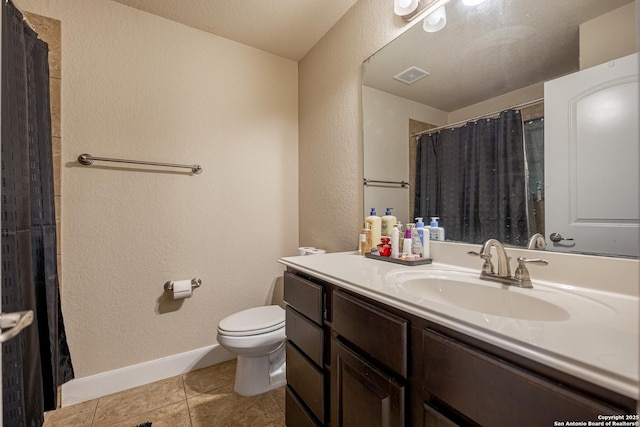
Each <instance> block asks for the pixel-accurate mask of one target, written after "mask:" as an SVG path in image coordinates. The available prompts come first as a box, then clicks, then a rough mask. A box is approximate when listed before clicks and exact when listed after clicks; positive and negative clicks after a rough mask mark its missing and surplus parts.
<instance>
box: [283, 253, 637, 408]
mask: <svg viewBox="0 0 640 427" xmlns="http://www.w3.org/2000/svg"><path fill="white" fill-rule="evenodd" d="M279 262H280V263H282V264H284V265H286V266H289V267H292V268H294V269H296V270H298V271H301V272H304V273H308V274H311V275H313V276H316V277H318V278H320V279H322V280H325V281H327V282H330V283H333V284H334V285H337V286H339V287H342V288H344V289H348V290H350V291H353V292H356V293H358V294H360V295H363V296H366V297H369V298H372V299H375V300H377V301H380V302H382V303H384V304H387V305H389V306H392V307H395V308H398V309H400V310H403V311H406V312H408V313H411V314H413V315H416V316H418V317H421V318H423V319H426V320H430V321H433V322H436V323H438V324H441V325H443V326H446V327H448V328H451V329H454V330H457V331H459V332H462V333H465V334H467V335H470V336H472V337H475V338H478V339H481V340H483V341H485V342H488V343H491V344H493V345H496V346H498V347H500V348H503V349H506V350H509V351H511V352H513V353H516V354H519V355H521V356H524V357H527V358H529V359H532V360H535V361H537V362H540V363H543V364H545V365H547V366H550V367H553V368H556V369H558V370H560V371H563V372H566V373H568V374H571V375H573V376H576V377H578V378H582V379H584V380H586V381H589V382H591V383H594V384H597V385H600V386H602V387H604V388H607V389H609V390H612V391H615V392H617V393H620V394H622V395H625V396H628V397H631V398H633V399H638V390H639V389H638V367H639V366H638V365H639V363H638V342H639V338H638V309H639V305H638V304H639V299H638V297H634V296H630V295H624V294H618V293H613V292H604V291H599V290H593V289H588V288H580V287H575V286H568V285H563V284H561V283H551V282H543V281H536V279H535V277H532V280H533V285H534V289H520V288H510V291H511V289H513V291H512V292H522V293H527V292H535V295H536V296H538V295H541V294H544V296H543V298H546V299H547V300H549V301H555V302H556V303H557V304H558V305H561V306H562V307H563V308H566V309H567V311H568V312H569V313H570V314H571V315H570V317H569V319H567V320H558V321H540V320H525V319H517V318H511V317H502V316H496V315H489V314H484V313H480V312H477V311H472V310H466V309H464V308H460V307H455V306H451V305H447V304H442V303H438V302H436V301H432V300H429V299H424V298H422V299H420V298H415V296H411V295H408V294H406V293H403V292H402V291H401V290H400V289H399V288H398V286H396V285H394V284H393V283H392V282H391V281H390V280H388V278H389V277H392V276H393V275H394V274H397V273H398V272H402V271H409V272H415V271H419V270H436V269H438V270H455V271H460V272H467V273H469V272H472V273H476V274H477V275H479V274H480V268H478V269H477V270H475V271H474V270H470V269H465V268H460V267H456V266H453V265H446V264H439V263H433V264H428V265H424V266H411V267H407V266H403V265H399V264H394V263H390V262H384V261H379V260H375V259H369V258H365V257H363V256H359V255H357V254H356V253H354V252H340V253H329V254H324V255H313V256H295V257H287V258H281V259H280V260H279ZM532 276H533V273H532ZM496 286H500V285H498V284H496ZM531 295H534V293H531ZM552 298H555V300H553V299H552ZM565 300H566V301H578V303H577V304H574V305H575V306H574V307H571V305H572V304H571V303H569V304H568V306H566V305H563V304H564V301H565ZM580 301H584V304H581V303H580ZM578 305H579V306H580V307H578Z"/></svg>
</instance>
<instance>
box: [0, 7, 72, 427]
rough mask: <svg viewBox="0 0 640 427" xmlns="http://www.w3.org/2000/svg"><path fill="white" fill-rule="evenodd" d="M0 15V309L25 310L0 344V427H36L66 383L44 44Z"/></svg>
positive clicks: (68, 371) (11, 10)
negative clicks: (24, 320) (26, 319)
mask: <svg viewBox="0 0 640 427" xmlns="http://www.w3.org/2000/svg"><path fill="white" fill-rule="evenodd" d="M3 6H4V7H3V10H2V190H1V191H2V311H3V312H15V311H22V310H33V311H34V313H35V319H34V322H33V324H32V325H31V326H29V327H28V328H26V329H24V330H23V332H22V333H20V334H19V335H18V336H16V337H15V338H13V339H11V340H9V341H7V342H5V343H3V344H2V382H3V384H2V391H3V412H4V413H3V422H4V426H6V427H8V426H39V425H42V423H43V422H44V414H43V413H44V411H47V410H51V409H55V408H56V406H57V388H58V386H59V385H60V384H62V383H64V382H66V381H68V380H70V379H72V378H73V367H72V364H71V358H70V354H69V348H68V346H67V342H66V337H65V331H64V324H63V320H62V315H61V311H60V300H59V289H58V273H57V265H56V223H55V211H54V198H53V166H52V153H51V117H50V110H49V65H48V62H47V61H48V59H47V57H48V47H47V44H46V43H44V42H43V41H42V40H39V39H38V38H37V34H36V33H35V32H34V31H33V30H32V29H31V28H29V27H28V26H27V25H26V24H25V23H23V18H22V14H21V13H20V11H19V10H17V9H16V8H15V6H14V5H13V4H12V3H11V1H8V2H5V3H4V5H3Z"/></svg>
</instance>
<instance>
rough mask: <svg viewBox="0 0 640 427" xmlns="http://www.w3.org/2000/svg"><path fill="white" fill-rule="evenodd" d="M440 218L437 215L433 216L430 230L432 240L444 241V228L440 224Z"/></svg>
mask: <svg viewBox="0 0 640 427" xmlns="http://www.w3.org/2000/svg"><path fill="white" fill-rule="evenodd" d="M438 219H440V218H438V217H437V216H432V217H431V224H430V226H431V230H430V232H429V234H430V237H431V240H439V241H441V242H444V228H442V227H440V226H438Z"/></svg>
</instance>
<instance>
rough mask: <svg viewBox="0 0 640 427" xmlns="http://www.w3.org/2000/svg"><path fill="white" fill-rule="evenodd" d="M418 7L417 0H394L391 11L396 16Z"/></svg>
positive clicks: (410, 11)
mask: <svg viewBox="0 0 640 427" xmlns="http://www.w3.org/2000/svg"><path fill="white" fill-rule="evenodd" d="M417 8H418V0H394V2H393V12H394V13H395V14H396V15H398V16H405V15H408V14H410V13H412V12H413V11H415V10H416V9H417Z"/></svg>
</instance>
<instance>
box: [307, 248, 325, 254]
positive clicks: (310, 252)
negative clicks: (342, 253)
mask: <svg viewBox="0 0 640 427" xmlns="http://www.w3.org/2000/svg"><path fill="white" fill-rule="evenodd" d="M326 253H327V251H325V250H324V249H316V248H312V249H309V250H308V251H307V253H306V255H319V254H326Z"/></svg>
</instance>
